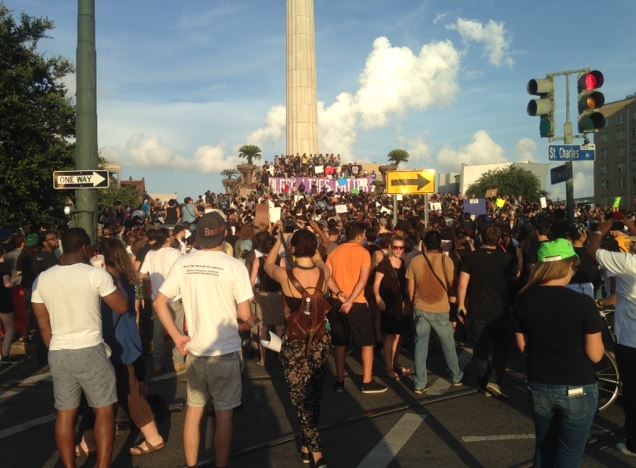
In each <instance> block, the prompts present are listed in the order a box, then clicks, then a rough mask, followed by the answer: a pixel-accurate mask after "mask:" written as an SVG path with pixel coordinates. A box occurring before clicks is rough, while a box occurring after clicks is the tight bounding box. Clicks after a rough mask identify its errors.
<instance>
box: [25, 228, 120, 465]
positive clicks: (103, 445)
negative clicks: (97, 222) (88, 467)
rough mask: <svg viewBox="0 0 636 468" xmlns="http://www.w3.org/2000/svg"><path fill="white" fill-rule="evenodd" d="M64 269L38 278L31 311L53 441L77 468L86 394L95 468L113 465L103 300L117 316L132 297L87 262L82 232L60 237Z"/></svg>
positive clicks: (112, 390)
mask: <svg viewBox="0 0 636 468" xmlns="http://www.w3.org/2000/svg"><path fill="white" fill-rule="evenodd" d="M62 247H63V249H64V254H63V255H62V258H61V261H60V265H56V266H54V267H52V268H50V269H48V270H46V271H44V272H42V273H41V274H40V276H39V277H38V278H37V280H36V282H35V284H34V287H33V295H32V302H33V312H34V314H35V316H36V318H37V321H38V326H39V328H40V332H41V335H42V339H43V341H44V345H45V346H46V347H47V348H48V349H49V357H48V361H49V368H50V371H51V376H52V378H53V394H54V396H55V408H56V410H57V422H56V425H55V440H56V443H57V447H58V450H59V452H60V459H61V461H62V464H63V465H64V466H65V467H67V468H68V467H74V466H75V418H76V416H77V409H78V407H79V404H80V395H81V393H82V392H83V393H84V395H85V396H86V399H87V400H88V404H89V406H90V407H91V408H93V411H94V412H95V448H96V455H97V466H99V467H107V466H110V462H111V458H112V452H113V443H114V438H115V431H114V427H115V421H114V412H113V404H114V403H116V402H117V393H116V385H115V372H114V370H113V365H112V364H111V363H110V361H109V360H108V353H109V352H110V351H109V349H108V347H107V345H106V344H105V343H104V339H103V336H102V329H101V314H100V297H101V299H102V300H103V301H104V302H105V303H106V304H107V305H108V306H109V307H110V308H111V309H112V310H113V311H114V312H115V313H117V314H123V313H125V312H126V311H128V307H129V304H128V298H127V296H126V294H125V292H123V291H121V290H119V289H118V288H117V287H116V286H115V284H114V282H113V278H112V277H111V275H110V274H108V273H107V272H106V271H105V270H102V269H100V268H97V267H93V266H91V265H88V264H86V262H87V261H88V259H89V258H90V257H91V256H92V248H91V246H90V238H89V237H88V234H86V232H85V231H84V230H83V229H81V228H71V229H68V230H67V231H65V232H64V234H63V236H62Z"/></svg>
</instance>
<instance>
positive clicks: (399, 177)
mask: <svg viewBox="0 0 636 468" xmlns="http://www.w3.org/2000/svg"><path fill="white" fill-rule="evenodd" d="M434 192H435V171H433V170H430V169H426V170H422V171H392V172H387V173H386V193H388V194H390V195H400V194H401V195H424V194H427V193H434Z"/></svg>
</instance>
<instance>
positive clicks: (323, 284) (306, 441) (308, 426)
mask: <svg viewBox="0 0 636 468" xmlns="http://www.w3.org/2000/svg"><path fill="white" fill-rule="evenodd" d="M281 227H282V226H281ZM281 246H282V242H281V239H280V236H279V237H278V238H277V240H276V242H275V243H274V245H273V246H272V248H271V250H270V251H269V254H268V256H267V259H266V261H265V272H266V273H267V275H269V276H270V277H272V278H273V279H274V280H275V281H277V282H278V283H279V284H280V286H281V288H282V291H283V295H284V298H285V302H286V304H287V307H288V308H289V310H290V312H291V313H292V314H299V313H300V314H303V313H309V314H312V313H316V311H315V310H313V309H311V306H310V310H301V309H303V306H304V304H303V297H306V298H307V299H310V298H309V296H306V295H304V294H303V292H304V291H311V293H312V294H317V293H319V295H318V297H314V298H311V301H316V300H319V299H320V300H322V301H323V302H324V303H325V304H327V301H326V300H325V299H324V297H323V295H322V293H324V292H326V291H327V283H328V279H329V270H328V268H327V267H326V266H325V264H324V263H323V261H322V259H321V257H320V254H319V253H318V251H317V246H318V242H317V239H316V235H315V234H314V233H312V232H310V231H307V230H304V229H299V230H297V231H296V232H295V233H294V235H293V236H292V237H291V241H290V247H289V249H290V254H291V255H293V257H294V260H295V263H294V267H293V268H289V269H288V268H283V267H280V266H277V265H276V259H277V257H278V252H279V250H280V248H281ZM298 286H300V287H298ZM303 290H304V291H303ZM292 318H293V317H290V320H289V321H291V319H292ZM312 319H313V317H312ZM324 320H325V319H324V317H323V318H322V321H323V331H322V334H321V335H319V336H316V337H314V338H313V340H311V341H308V340H301V339H295V337H294V336H293V335H292V334H291V333H290V327H291V326H292V325H288V329H287V332H286V334H285V338H284V340H283V343H282V347H281V351H280V356H281V363H282V365H283V374H284V375H285V380H286V381H287V384H288V385H289V394H290V397H291V401H292V404H293V405H294V406H295V408H296V414H297V415H298V419H299V421H300V427H301V449H300V453H301V458H302V461H303V463H309V462H310V461H312V462H313V466H315V467H320V468H326V466H327V465H326V463H325V460H324V456H323V450H322V444H321V442H320V435H319V433H318V423H319V419H320V401H321V399H322V391H323V387H324V377H325V367H326V365H327V360H328V357H329V347H330V343H331V335H330V333H329V332H328V331H325V330H324ZM310 323H312V324H313V321H312V322H310ZM310 452H311V458H310Z"/></svg>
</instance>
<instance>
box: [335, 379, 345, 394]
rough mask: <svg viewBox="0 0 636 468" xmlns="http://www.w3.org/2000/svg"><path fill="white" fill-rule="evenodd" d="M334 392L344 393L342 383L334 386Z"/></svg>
mask: <svg viewBox="0 0 636 468" xmlns="http://www.w3.org/2000/svg"><path fill="white" fill-rule="evenodd" d="M334 390H335V391H336V392H338V393H342V392H344V381H343V382H336V385H334Z"/></svg>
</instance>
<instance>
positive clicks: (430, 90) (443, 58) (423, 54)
mask: <svg viewBox="0 0 636 468" xmlns="http://www.w3.org/2000/svg"><path fill="white" fill-rule="evenodd" d="M459 65H460V54H459V52H457V50H456V49H455V47H454V46H453V44H452V43H451V42H450V41H443V42H434V43H430V44H425V45H424V46H422V48H421V49H420V51H419V53H414V52H413V51H412V50H411V49H409V48H408V47H394V46H392V45H391V43H390V42H389V40H388V39H387V38H386V37H379V38H377V39H376V40H375V41H374V42H373V50H372V51H371V53H370V54H369V56H368V57H367V61H366V64H365V67H364V70H363V71H362V73H361V74H360V77H359V84H360V86H359V88H358V90H357V91H356V92H355V93H344V92H343V93H340V94H339V95H338V96H337V98H336V101H335V102H334V103H333V104H331V105H329V106H327V105H326V104H325V103H324V102H320V103H318V126H319V131H320V147H321V149H322V151H323V152H328V153H339V154H341V155H342V157H343V158H345V159H355V155H354V154H353V147H354V145H355V143H356V141H357V131H358V129H359V128H360V127H362V128H364V129H372V128H380V127H384V126H386V125H387V124H388V123H389V122H390V120H391V119H392V118H394V117H396V116H402V115H404V114H406V113H407V112H409V111H412V110H420V111H421V110H425V109H428V108H431V107H441V106H445V105H447V104H449V103H450V102H452V101H453V100H454V98H455V96H457V94H458V93H459V86H458V84H457V76H458V71H459ZM277 107H280V106H277ZM275 109H276V108H272V109H271V110H270V112H269V114H268V119H267V126H266V127H264V128H262V129H260V130H257V131H256V132H254V133H252V136H251V137H250V138H252V137H254V138H255V140H257V141H260V142H261V143H264V142H265V141H267V140H275V139H277V138H280V137H279V136H278V134H279V133H278V130H279V129H280V136H282V134H283V132H282V128H281V127H280V126H275V125H274V126H272V124H271V122H270V116H272V115H273V114H276V115H278V113H277V112H275ZM277 122H278V123H279V124H280V125H282V122H279V121H277ZM256 137H258V138H256Z"/></svg>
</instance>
